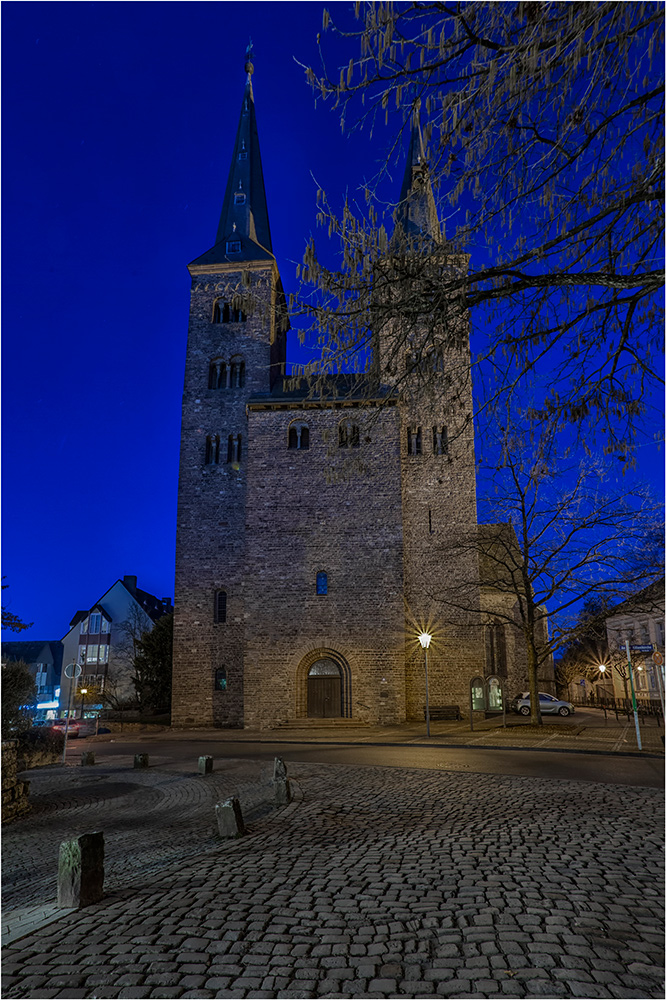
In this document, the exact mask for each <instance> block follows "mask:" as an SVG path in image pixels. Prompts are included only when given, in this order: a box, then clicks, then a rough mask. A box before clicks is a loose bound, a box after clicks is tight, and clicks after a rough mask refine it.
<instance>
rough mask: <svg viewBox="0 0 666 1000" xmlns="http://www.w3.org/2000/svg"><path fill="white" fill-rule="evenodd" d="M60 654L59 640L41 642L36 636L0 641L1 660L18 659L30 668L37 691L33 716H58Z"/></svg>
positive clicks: (61, 653) (53, 717) (48, 717)
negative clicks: (0, 647) (15, 640)
mask: <svg viewBox="0 0 666 1000" xmlns="http://www.w3.org/2000/svg"><path fill="white" fill-rule="evenodd" d="M62 656H63V645H62V643H61V642H60V640H58V639H50V640H46V641H44V642H42V641H39V640H35V639H32V640H22V641H21V640H19V641H17V642H3V644H2V662H3V663H7V662H10V661H12V660H21V661H22V662H23V663H26V664H27V665H28V667H29V668H30V673H31V674H32V677H33V679H34V682H35V688H36V693H37V699H36V702H35V711H34V718H35V719H55V718H57V714H58V708H59V704H60V701H59V699H60V675H61V671H62Z"/></svg>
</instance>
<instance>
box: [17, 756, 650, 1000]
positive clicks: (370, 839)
mask: <svg viewBox="0 0 666 1000" xmlns="http://www.w3.org/2000/svg"><path fill="white" fill-rule="evenodd" d="M247 766H249V765H248V763H247V762H240V761H238V762H237V772H236V774H235V776H234V777H235V779H236V781H237V784H238V785H239V786H240V785H243V784H245V785H246V786H247V788H248V789H249V787H250V784H251V783H252V780H253V775H252V774H250V773H249V772H247V771H245V770H244V768H246V767H247ZM254 766H255V767H256V765H254ZM73 770H74V769H73V768H70V769H66V770H65V771H63V770H61V771H60V774H61V775H63V780H64V782H65V784H64V786H63V788H62V795H63V798H62V800H61V799H58V798H57V796H56V794H55V793H56V792H57V790H58V789H57V788H56V787H55V786H56V785H57V779H56V778H55V777H54V776H52V777H51V778H50V779H49V780H50V782H51V786H50V787H49V789H48V795H50V796H51V798H52V802H53V803H54V805H53V809H52V810H51V813H50V814H49V813H47V812H46V811H44V812H43V813H42V814H41V815H40V814H39V811H36V813H35V815H34V816H32V817H27V818H26V819H25V820H20V821H18V822H17V823H16V824H13V825H12V826H11V827H9V828H7V830H8V832H7V834H6V835H5V836H6V838H8V840H9V851H10V853H11V854H12V856H13V858H14V861H13V862H7V864H8V869H9V870H10V875H11V871H12V870H13V866H16V865H17V864H18V861H17V853H18V850H19V848H20V845H21V843H22V844H23V845H24V851H25V855H26V857H25V860H24V861H23V863H22V867H23V868H24V869H25V868H27V867H28V866H29V865H30V863H31V858H30V852H31V851H33V850H35V849H36V848H38V847H39V845H40V843H41V844H43V843H44V842H45V841H47V840H48V841H49V842H50V843H52V844H53V843H55V842H56V841H59V840H60V839H61V837H60V831H61V829H64V827H65V826H69V828H70V829H71V830H76V831H77V832H83V829H82V828H81V824H83V822H84V821H85V823H86V827H85V828H86V829H91V828H94V827H100V828H102V829H105V831H106V830H109V831H110V833H107V838H108V839H107V843H110V844H111V845H112V844H113V842H114V841H113V837H114V836H115V835H116V833H120V827H121V826H122V824H123V822H124V823H125V824H126V825H127V829H126V830H125V840H124V842H123V843H124V857H125V858H126V859H127V864H128V865H130V867H128V868H126V869H124V868H123V862H122V858H118V859H117V860H115V861H114V860H112V856H113V850H114V849H113V848H112V847H111V849H110V852H109V853H110V858H111V860H110V863H109V865H108V866H107V870H108V876H107V880H106V896H105V898H104V900H103V902H102V903H101V904H99V905H98V906H94V907H88V908H87V909H85V910H82V911H78V912H70V913H67V914H66V915H64V916H62V917H61V918H60V919H59V920H58V921H57V922H55V923H52V924H50V925H49V926H48V927H45V928H42V929H41V930H39V931H38V932H36V933H34V934H30V935H28V936H26V937H24V938H22V939H21V940H19V941H16V942H15V943H14V944H13V945H12V946H10V947H8V948H6V949H5V955H4V959H5V968H4V973H5V979H4V989H3V994H2V995H3V997H5V998H7V1000H10V998H35V1000H37V998H41V997H58V998H70V1000H77V998H90V1000H94V998H100V1000H101V998H105V997H121V998H124V997H128V998H129V997H137V998H138V997H165V998H166V997H229V998H231V997H242V998H250V997H269V998H271V997H274V998H280V997H295V998H301V997H302V998H306V997H393V996H395V997H412V998H415V997H454V998H455V997H583V998H585V997H588V998H592V997H637V998H638V997H640V998H652V997H663V995H664V993H663V985H662V979H663V907H662V884H663V881H662V866H661V855H660V850H661V839H662V837H661V834H662V830H663V809H662V806H663V795H662V793H661V791H659V790H655V789H650V788H632V787H621V788H620V787H617V786H611V785H604V784H594V783H578V782H570V781H557V780H542V779H536V778H519V777H506V776H497V775H481V774H474V775H468V774H460V773H442V772H439V771H427V770H421V769H418V770H417V769H411V770H409V769H405V770H402V769H401V770H392V769H388V768H384V767H340V766H330V765H320V764H298V765H291V766H290V776H292V777H293V778H295V779H296V782H297V783H298V787H299V788H300V793H299V799H300V801H298V802H296V803H293V804H292V805H291V806H289V807H287V808H286V809H283V810H280V811H276V812H273V813H270V814H268V815H263V817H260V818H258V819H257V821H256V822H255V823H254V824H253V826H252V827H251V830H252V832H251V834H250V835H249V836H248V837H246V838H244V839H242V840H238V841H234V842H231V843H227V844H221V843H219V842H216V841H215V839H214V838H213V837H211V835H210V829H211V817H210V816H209V815H207V810H208V809H209V808H211V807H210V805H209V803H210V801H212V799H208V800H207V801H206V795H210V796H214V795H216V794H217V791H220V790H221V789H222V788H223V787H224V786H225V782H224V781H223V780H222V779H223V778H226V779H229V780H231V777H230V775H222V774H220V775H219V776H218V775H216V776H215V781H216V782H217V781H219V782H220V786H219V788H217V786H214V785H213V783H212V782H210V783H209V779H208V777H206V778H198V777H191V776H188V775H183V774H180V775H175V774H173V773H172V774H168V773H163V772H159V769H158V768H156V769H155V770H154V771H152V769H151V771H149V772H133V771H131V770H129V771H128V770H127V768H125V770H124V771H121V769H120V767H119V766H118V764H114V767H113V768H111V767H106V768H105V774H104V775H101V774H100V775H99V777H100V778H101V779H102V780H101V781H100V782H99V785H100V789H99V791H98V793H96V794H93V793H92V792H91V793H90V795H89V797H88V800H87V802H86V803H84V802H82V801H81V800H80V799H78V798H77V796H81V795H83V794H84V793H83V792H82V791H81V790H80V789H81V788H82V787H84V784H83V782H82V780H81V771H82V770H83V769H79V770H78V774H77V775H76V777H75V778H72V777H70V772H72V771H73ZM146 773H147V774H149V775H152V777H151V780H150V782H149V783H148V784H147V786H146V787H145V788H143V787H142V790H141V792H140V793H135V801H137V800H138V801H141V802H143V803H145V807H146V809H148V808H149V806H150V804H151V803H153V805H152V806H150V808H149V812H148V813H147V815H148V816H153V815H155V816H157V815H158V814H159V816H160V817H161V819H160V820H159V821H156V822H152V821H149V822H148V823H147V824H144V825H139V821H140V813H141V809H140V808H139V807H138V806H136V807H135V806H132V807H131V808H130V807H129V806H127V805H126V806H122V807H121V802H122V800H123V796H124V795H125V794H127V795H129V794H130V793H129V792H126V791H122V790H121V789H118V787H117V786H118V785H122V784H123V782H127V783H139V784H141V781H142V780H145V781H146V782H148V778H146V777H145V775H146ZM52 775H55V769H54V770H53V772H52ZM128 775H129V776H128ZM139 775H141V776H142V777H141V778H139ZM34 776H35V772H33V774H32V775H31V777H33V780H34ZM259 776H260V775H258V773H257V774H255V775H254V778H255V779H256V778H257V777H259ZM95 777H97V775H95ZM211 777H212V776H211ZM241 779H242V780H241ZM72 782H74V785H72ZM91 782H92V779H91ZM104 783H106V785H107V791H108V789H109V786H111V788H112V793H111V794H109V795H108V796H107V798H106V799H105V798H104V797H103V795H102V792H101V786H103V785H104ZM35 784H37V782H36V783H35ZM114 785H115V786H116V787H115V791H113V786H114ZM193 786H194V787H195V788H196V791H193V790H192V788H193ZM89 787H92V783H91V785H90V786H89ZM76 788H78V789H79V790H78V791H76V792H75V789H76ZM202 789H205V790H206V794H205V795H204V794H203V792H202V791H201V790H202ZM67 792H69V797H66V795H65V793H67ZM158 792H159V793H160V796H161V797H160V796H157V797H156V795H157V793H158ZM116 793H117V794H116ZM149 793H150V794H149ZM225 794H226V792H225ZM248 794H249V792H248ZM45 795H47V791H46V782H45ZM197 796H201V798H200V799H199V798H197ZM260 797H261V796H259V795H257V799H256V806H257V809H258V804H259V799H260ZM163 800H166V801H163ZM63 802H64V803H65V804H64V805H63V804H62V803H63ZM169 802H170V803H171V805H170V806H169V805H168V803H169ZM193 802H194V805H193V806H192V808H191V809H190V810H189V812H190V813H194V812H196V813H197V816H198V819H196V820H194V819H192V822H191V826H190V828H189V830H190V832H189V834H187V833H186V830H185V826H182V827H181V826H179V822H178V820H177V816H178V815H180V814H181V813H184V812H187V810H188V806H190V805H191V804H192V803H193ZM92 803H95V804H94V805H93V804H92ZM159 803H163V805H162V808H161V809H160V807H159ZM128 809H129V811H128ZM132 809H133V810H134V811H133V812H132V811H131V810H132ZM77 810H78V812H77ZM258 814H259V810H258V812H257V815H258ZM49 815H50V817H51V824H56V825H55V826H51V827H50V824H49V823H48V822H47V820H48V817H49ZM168 823H171V825H172V839H173V847H174V851H175V856H174V857H173V858H172V859H171V860H170V859H169V857H168V852H167V851H166V850H165V848H166V846H167V843H168V841H169V836H168V834H167V833H166V831H165V830H163V829H160V825H162V826H164V825H165V824H168ZM90 824H92V826H91V825H90ZM37 827H39V830H38V829H37ZM50 830H51V832H49V831H50ZM40 831H41V832H40ZM165 834H166V836H165ZM153 835H154V837H155V839H154V843H155V844H156V845H157V846H156V851H157V854H158V855H159V856H155V857H152V856H151V849H150V843H152V842H153ZM187 836H189V837H190V839H191V843H190V846H191V848H192V853H191V854H190V855H189V857H185V856H184V855H183V853H182V852H183V851H184V850H185V848H186V847H187V843H186V842H185V840H186V837H187ZM31 838H32V839H31ZM130 845H131V847H130ZM5 850H7V844H5ZM137 852H139V853H137ZM160 852H162V853H161V854H160ZM179 852H180V853H179ZM141 856H143V861H142V863H141V867H139V866H138V865H137V864H136V863H135V859H136V857H141ZM42 874H43V875H44V873H42ZM126 875H127V877H125V876H126ZM28 881H29V880H28V879H27V876H25V877H24V885H27V884H28ZM18 883H19V880H18V879H17V881H16V886H17V888H16V891H17V892H18V891H19V890H18ZM10 891H13V890H12V887H11V886H10Z"/></svg>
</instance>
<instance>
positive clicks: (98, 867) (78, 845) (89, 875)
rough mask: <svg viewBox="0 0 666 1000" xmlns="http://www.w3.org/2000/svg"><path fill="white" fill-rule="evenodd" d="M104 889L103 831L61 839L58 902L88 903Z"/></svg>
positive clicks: (70, 903)
mask: <svg viewBox="0 0 666 1000" xmlns="http://www.w3.org/2000/svg"><path fill="white" fill-rule="evenodd" d="M103 893H104V834H103V833H102V832H101V831H97V832H96V833H84V834H81V836H79V837H75V838H74V839H73V840H64V841H63V842H62V843H61V845H60V855H59V858H58V906H77V907H79V909H80V908H81V907H83V906H90V904H91V903H98V902H99V901H100V900H101V898H102V895H103Z"/></svg>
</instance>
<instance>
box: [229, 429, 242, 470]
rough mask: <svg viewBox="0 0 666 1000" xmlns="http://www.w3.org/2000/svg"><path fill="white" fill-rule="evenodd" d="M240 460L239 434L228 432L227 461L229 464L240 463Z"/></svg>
mask: <svg viewBox="0 0 666 1000" xmlns="http://www.w3.org/2000/svg"><path fill="white" fill-rule="evenodd" d="M240 460H241V435H240V434H230V435H229V437H228V439H227V462H228V463H229V464H231V465H238V464H240Z"/></svg>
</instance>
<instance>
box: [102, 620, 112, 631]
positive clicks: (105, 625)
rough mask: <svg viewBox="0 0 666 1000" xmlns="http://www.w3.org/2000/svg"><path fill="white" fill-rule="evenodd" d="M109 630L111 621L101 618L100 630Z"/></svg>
mask: <svg viewBox="0 0 666 1000" xmlns="http://www.w3.org/2000/svg"><path fill="white" fill-rule="evenodd" d="M110 631H111V622H110V621H109V620H108V619H107V618H102V632H110Z"/></svg>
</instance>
